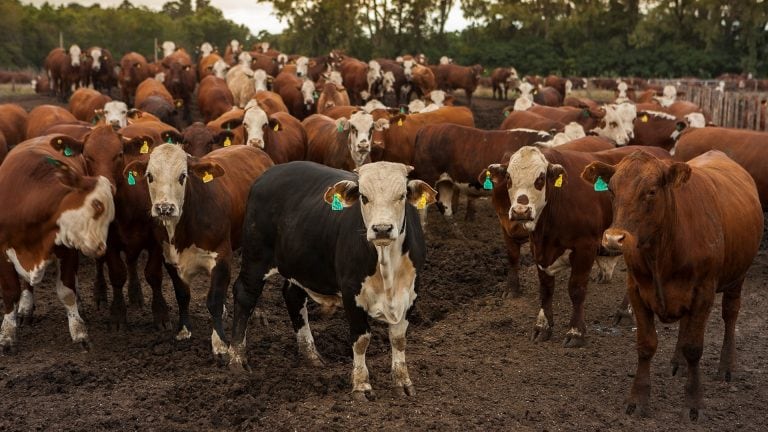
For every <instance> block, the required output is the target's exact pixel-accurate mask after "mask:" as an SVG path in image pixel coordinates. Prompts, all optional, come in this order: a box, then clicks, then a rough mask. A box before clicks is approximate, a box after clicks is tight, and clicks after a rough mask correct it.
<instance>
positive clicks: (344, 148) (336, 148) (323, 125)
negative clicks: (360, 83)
mask: <svg viewBox="0 0 768 432" xmlns="http://www.w3.org/2000/svg"><path fill="white" fill-rule="evenodd" d="M302 126H304V129H305V130H306V133H307V160H310V161H313V162H318V163H322V164H324V165H327V166H330V167H333V168H339V169H345V170H347V171H352V170H353V169H355V168H357V167H359V166H361V165H363V164H365V163H368V162H370V161H371V148H372V143H373V139H374V137H373V133H374V130H382V129H385V128H388V127H390V126H389V121H388V120H387V119H379V120H374V118H373V116H372V115H371V114H368V113H366V112H363V111H356V112H354V113H353V114H352V115H350V117H348V118H347V117H341V118H339V119H333V118H331V117H328V116H325V115H322V114H313V115H311V116H309V117H307V118H306V119H304V121H303V122H302Z"/></svg>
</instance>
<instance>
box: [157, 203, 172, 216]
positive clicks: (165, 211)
mask: <svg viewBox="0 0 768 432" xmlns="http://www.w3.org/2000/svg"><path fill="white" fill-rule="evenodd" d="M155 213H157V215H158V216H173V215H174V214H175V213H176V206H175V205H174V204H170V203H158V204H155Z"/></svg>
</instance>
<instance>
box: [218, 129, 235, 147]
mask: <svg viewBox="0 0 768 432" xmlns="http://www.w3.org/2000/svg"><path fill="white" fill-rule="evenodd" d="M234 142H235V134H234V133H233V132H232V131H230V130H223V131H220V132H219V133H218V134H216V135H215V136H214V137H213V143H214V144H215V145H219V146H221V147H229V146H231V145H232V144H234Z"/></svg>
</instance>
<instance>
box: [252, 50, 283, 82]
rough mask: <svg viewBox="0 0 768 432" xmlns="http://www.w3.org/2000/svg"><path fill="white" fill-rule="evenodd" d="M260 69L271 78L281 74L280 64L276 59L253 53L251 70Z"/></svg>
mask: <svg viewBox="0 0 768 432" xmlns="http://www.w3.org/2000/svg"><path fill="white" fill-rule="evenodd" d="M258 69H262V70H263V71H264V72H266V73H267V75H269V76H270V77H276V76H277V75H278V74H279V73H280V64H279V63H278V62H277V59H276V58H275V57H272V56H268V55H266V54H261V53H258V52H255V51H251V70H254V71H255V70H258Z"/></svg>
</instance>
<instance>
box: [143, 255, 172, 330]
mask: <svg viewBox="0 0 768 432" xmlns="http://www.w3.org/2000/svg"><path fill="white" fill-rule="evenodd" d="M144 279H146V281H147V283H148V284H149V286H150V287H151V288H152V317H153V319H154V321H155V327H157V328H158V329H159V330H165V329H170V328H171V319H170V318H169V316H168V303H166V302H165V297H163V251H162V249H161V248H159V247H151V248H149V251H148V255H147V264H146V266H144Z"/></svg>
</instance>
